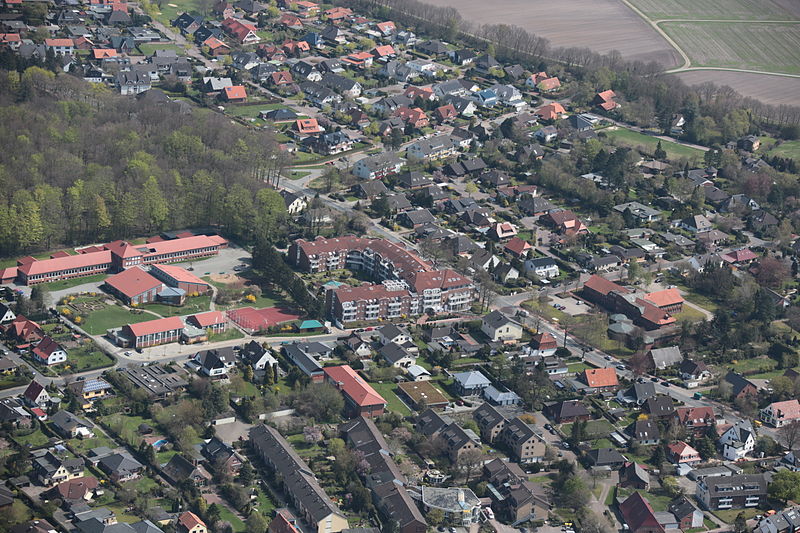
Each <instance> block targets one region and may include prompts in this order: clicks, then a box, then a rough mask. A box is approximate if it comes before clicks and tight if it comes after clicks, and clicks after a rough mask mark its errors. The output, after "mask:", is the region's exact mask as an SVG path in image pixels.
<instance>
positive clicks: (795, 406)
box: [761, 400, 800, 428]
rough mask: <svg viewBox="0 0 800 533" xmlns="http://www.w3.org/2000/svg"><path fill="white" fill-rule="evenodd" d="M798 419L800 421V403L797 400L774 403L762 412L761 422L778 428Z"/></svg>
mask: <svg viewBox="0 0 800 533" xmlns="http://www.w3.org/2000/svg"><path fill="white" fill-rule="evenodd" d="M798 419H800V402H798V401H797V400H787V401H784V402H773V403H771V404H769V405H768V406H766V407H765V408H763V409H762V410H761V420H762V421H763V422H764V423H766V424H769V425H771V426H773V427H776V428H780V427H783V426H784V425H786V424H789V423H790V422H793V421H794V420H798Z"/></svg>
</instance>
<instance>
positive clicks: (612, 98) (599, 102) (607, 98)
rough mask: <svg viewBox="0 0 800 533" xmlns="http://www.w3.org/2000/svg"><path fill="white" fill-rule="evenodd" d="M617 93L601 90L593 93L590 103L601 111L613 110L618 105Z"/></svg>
mask: <svg viewBox="0 0 800 533" xmlns="http://www.w3.org/2000/svg"><path fill="white" fill-rule="evenodd" d="M616 98H617V95H616V93H614V91H612V90H610V89H609V90H607V91H603V92H600V93H597V95H595V97H594V100H592V103H593V104H594V105H596V106H597V107H599V108H600V109H602V110H603V111H613V110H615V109H616V108H618V107H619V104H618V103H617V101H616Z"/></svg>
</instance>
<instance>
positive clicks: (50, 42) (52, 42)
mask: <svg viewBox="0 0 800 533" xmlns="http://www.w3.org/2000/svg"><path fill="white" fill-rule="evenodd" d="M44 44H45V45H47V46H72V45H73V44H74V43H73V42H72V39H45V40H44Z"/></svg>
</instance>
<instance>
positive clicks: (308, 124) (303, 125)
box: [295, 118, 322, 134]
mask: <svg viewBox="0 0 800 533" xmlns="http://www.w3.org/2000/svg"><path fill="white" fill-rule="evenodd" d="M295 125H296V126H297V131H299V132H300V133H307V134H311V133H320V132H321V131H322V128H320V127H319V123H318V122H317V119H315V118H301V119H299V120H297V122H295Z"/></svg>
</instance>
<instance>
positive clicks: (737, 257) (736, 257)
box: [722, 248, 758, 265]
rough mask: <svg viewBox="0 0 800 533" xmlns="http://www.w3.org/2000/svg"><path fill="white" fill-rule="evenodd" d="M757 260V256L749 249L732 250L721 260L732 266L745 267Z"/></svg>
mask: <svg viewBox="0 0 800 533" xmlns="http://www.w3.org/2000/svg"><path fill="white" fill-rule="evenodd" d="M756 259H758V255H756V253H755V252H753V251H752V250H751V249H749V248H742V249H741V250H732V251H730V252H728V253H727V254H725V255H723V256H722V260H723V261H725V262H726V263H731V264H734V265H745V264H748V263H752V262H753V261H755V260H756Z"/></svg>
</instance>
